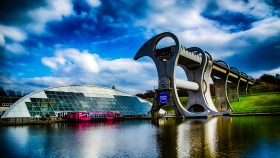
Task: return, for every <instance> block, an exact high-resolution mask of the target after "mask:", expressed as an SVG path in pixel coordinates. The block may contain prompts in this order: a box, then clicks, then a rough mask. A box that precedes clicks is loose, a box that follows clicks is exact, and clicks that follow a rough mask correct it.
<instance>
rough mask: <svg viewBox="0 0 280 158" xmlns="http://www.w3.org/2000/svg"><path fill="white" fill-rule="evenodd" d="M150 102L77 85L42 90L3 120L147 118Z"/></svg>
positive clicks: (120, 93) (4, 115) (116, 92)
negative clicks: (102, 115) (105, 115)
mask: <svg viewBox="0 0 280 158" xmlns="http://www.w3.org/2000/svg"><path fill="white" fill-rule="evenodd" d="M151 107H152V105H151V103H149V102H147V101H146V100H143V99H141V98H138V97H136V96H132V95H130V94H127V93H124V92H121V91H118V90H116V89H110V88H104V87H97V86H88V85H74V86H60V87H51V88H46V89H42V90H40V91H37V92H34V93H31V94H28V95H26V96H24V97H23V98H21V99H20V100H18V101H17V102H15V103H14V104H13V105H12V106H11V107H10V108H9V109H8V110H7V111H6V112H5V113H4V114H3V116H2V118H15V117H37V116H46V114H50V116H53V117H58V116H59V115H60V113H67V112H78V111H87V112H91V111H120V112H121V113H122V114H123V115H146V114H148V112H149V111H150V109H151Z"/></svg>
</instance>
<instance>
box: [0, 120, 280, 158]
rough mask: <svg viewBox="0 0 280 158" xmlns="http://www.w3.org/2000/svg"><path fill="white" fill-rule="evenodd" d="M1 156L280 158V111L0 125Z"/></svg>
mask: <svg viewBox="0 0 280 158" xmlns="http://www.w3.org/2000/svg"><path fill="white" fill-rule="evenodd" d="M0 146H1V147H0V157H75V158H78V157H79V158H80V157H106V158H110V157H133V158H134V157H147V158H156V157H167V158H171V157H184V158H185V157H280V116H235V117H229V116H219V117H212V118H208V119H187V120H176V119H162V120H159V121H151V120H125V121H122V122H103V123H101V122H99V123H89V122H88V123H53V124H44V125H21V126H1V127H0Z"/></svg>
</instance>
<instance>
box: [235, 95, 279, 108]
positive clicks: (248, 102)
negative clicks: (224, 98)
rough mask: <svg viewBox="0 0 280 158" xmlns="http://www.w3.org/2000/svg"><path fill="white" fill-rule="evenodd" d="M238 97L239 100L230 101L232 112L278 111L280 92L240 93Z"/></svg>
mask: <svg viewBox="0 0 280 158" xmlns="http://www.w3.org/2000/svg"><path fill="white" fill-rule="evenodd" d="M239 99H240V101H239V102H233V103H231V106H232V108H233V109H234V113H275V112H280V92H274V93H272V92H271V93H254V94H249V95H241V96H239Z"/></svg>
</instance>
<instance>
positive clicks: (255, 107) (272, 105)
mask: <svg viewBox="0 0 280 158" xmlns="http://www.w3.org/2000/svg"><path fill="white" fill-rule="evenodd" d="M239 99H240V101H239V102H232V103H230V104H231V106H232V108H233V109H234V112H233V113H276V112H277V113H280V92H267V93H254V94H248V95H241V96H239ZM180 100H181V103H182V105H183V106H184V107H185V106H186V105H187V102H188V97H180ZM162 108H163V109H164V110H166V111H167V112H169V113H172V114H173V113H174V110H173V108H172V107H171V106H170V105H164V106H163V107H162Z"/></svg>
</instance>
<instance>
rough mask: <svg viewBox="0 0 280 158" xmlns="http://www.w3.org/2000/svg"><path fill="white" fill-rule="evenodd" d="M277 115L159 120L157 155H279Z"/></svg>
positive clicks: (278, 118)
mask: <svg viewBox="0 0 280 158" xmlns="http://www.w3.org/2000/svg"><path fill="white" fill-rule="evenodd" d="M279 121H280V116H249V117H248V116H246V117H227V116H219V117H212V118H208V119H189V120H184V121H178V120H159V121H158V123H157V124H155V123H154V122H153V124H155V125H157V126H158V127H159V132H157V137H156V138H157V143H158V144H159V147H160V155H161V156H160V157H251V156H252V157H268V156H269V157H278V156H280V152H279V151H280V126H279V125H278V123H277V122H279Z"/></svg>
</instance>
